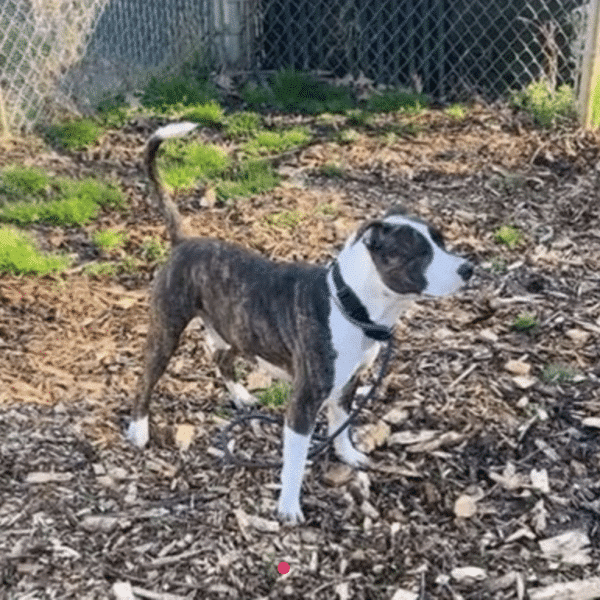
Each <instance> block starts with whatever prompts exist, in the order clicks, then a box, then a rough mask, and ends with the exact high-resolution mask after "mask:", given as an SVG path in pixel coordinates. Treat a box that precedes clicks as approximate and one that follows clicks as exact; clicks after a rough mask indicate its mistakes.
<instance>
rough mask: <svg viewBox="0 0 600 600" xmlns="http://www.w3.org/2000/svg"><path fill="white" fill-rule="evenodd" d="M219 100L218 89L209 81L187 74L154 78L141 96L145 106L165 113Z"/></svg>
mask: <svg viewBox="0 0 600 600" xmlns="http://www.w3.org/2000/svg"><path fill="white" fill-rule="evenodd" d="M217 99H218V94H217V91H216V88H215V87H214V86H213V85H212V84H211V83H210V82H209V81H207V80H205V79H198V78H195V77H189V76H187V75H186V74H181V75H172V76H169V77H163V78H160V79H159V78H157V77H152V78H151V79H150V81H149V82H148V85H147V86H146V88H145V89H144V91H143V92H142V95H141V102H142V104H143V105H144V106H146V107H148V108H154V109H156V110H159V111H163V112H164V111H166V110H168V109H169V108H172V107H176V106H178V105H180V106H192V105H196V104H206V103H207V102H210V101H211V100H217Z"/></svg>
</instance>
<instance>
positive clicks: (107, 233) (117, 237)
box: [92, 229, 127, 252]
mask: <svg viewBox="0 0 600 600" xmlns="http://www.w3.org/2000/svg"><path fill="white" fill-rule="evenodd" d="M126 240H127V233H126V232H124V231H120V230H118V229H103V230H102V231H96V232H95V233H94V234H93V235H92V241H93V242H94V244H95V245H96V246H97V247H98V248H100V249H101V250H104V251H105V252H110V251H112V250H116V249H117V248H122V247H123V245H124V244H125V242H126Z"/></svg>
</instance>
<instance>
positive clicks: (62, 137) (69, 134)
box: [46, 119, 104, 150]
mask: <svg viewBox="0 0 600 600" xmlns="http://www.w3.org/2000/svg"><path fill="white" fill-rule="evenodd" d="M103 133H104V127H102V126H101V125H99V124H98V123H96V121H93V120H92V119H77V120H75V121H68V122H66V123H61V124H58V125H51V126H50V127H48V129H47V130H46V137H47V138H48V140H49V141H50V143H52V144H53V145H56V146H59V147H61V148H64V149H66V150H83V149H84V148H87V147H88V146H91V145H93V144H95V143H96V142H97V141H98V139H99V138H100V136H101V135H102V134H103Z"/></svg>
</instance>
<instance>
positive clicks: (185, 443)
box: [175, 425, 195, 452]
mask: <svg viewBox="0 0 600 600" xmlns="http://www.w3.org/2000/svg"><path fill="white" fill-rule="evenodd" d="M194 433H195V430H194V426H193V425H178V426H177V430H176V431H175V443H176V444H177V446H178V448H179V449H180V450H181V451H182V452H186V451H187V450H188V449H189V447H190V446H191V445H192V441H193V440H194Z"/></svg>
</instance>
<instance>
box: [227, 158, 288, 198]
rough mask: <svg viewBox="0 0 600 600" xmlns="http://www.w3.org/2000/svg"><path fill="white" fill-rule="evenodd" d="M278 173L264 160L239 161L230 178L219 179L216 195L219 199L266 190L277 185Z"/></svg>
mask: <svg viewBox="0 0 600 600" xmlns="http://www.w3.org/2000/svg"><path fill="white" fill-rule="evenodd" d="M279 180H280V178H279V175H277V173H276V172H275V171H274V170H273V167H272V166H271V165H270V164H269V163H268V162H267V161H265V160H256V159H254V160H248V161H244V162H243V163H241V164H240V165H239V166H238V167H237V169H236V171H235V172H234V173H233V175H232V176H231V179H226V180H222V181H219V182H218V183H217V185H216V188H217V196H218V197H219V198H220V199H221V200H228V199H230V198H237V197H243V196H251V195H253V194H260V193H262V192H267V191H269V190H271V189H273V188H275V187H277V186H278V185H279Z"/></svg>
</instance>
